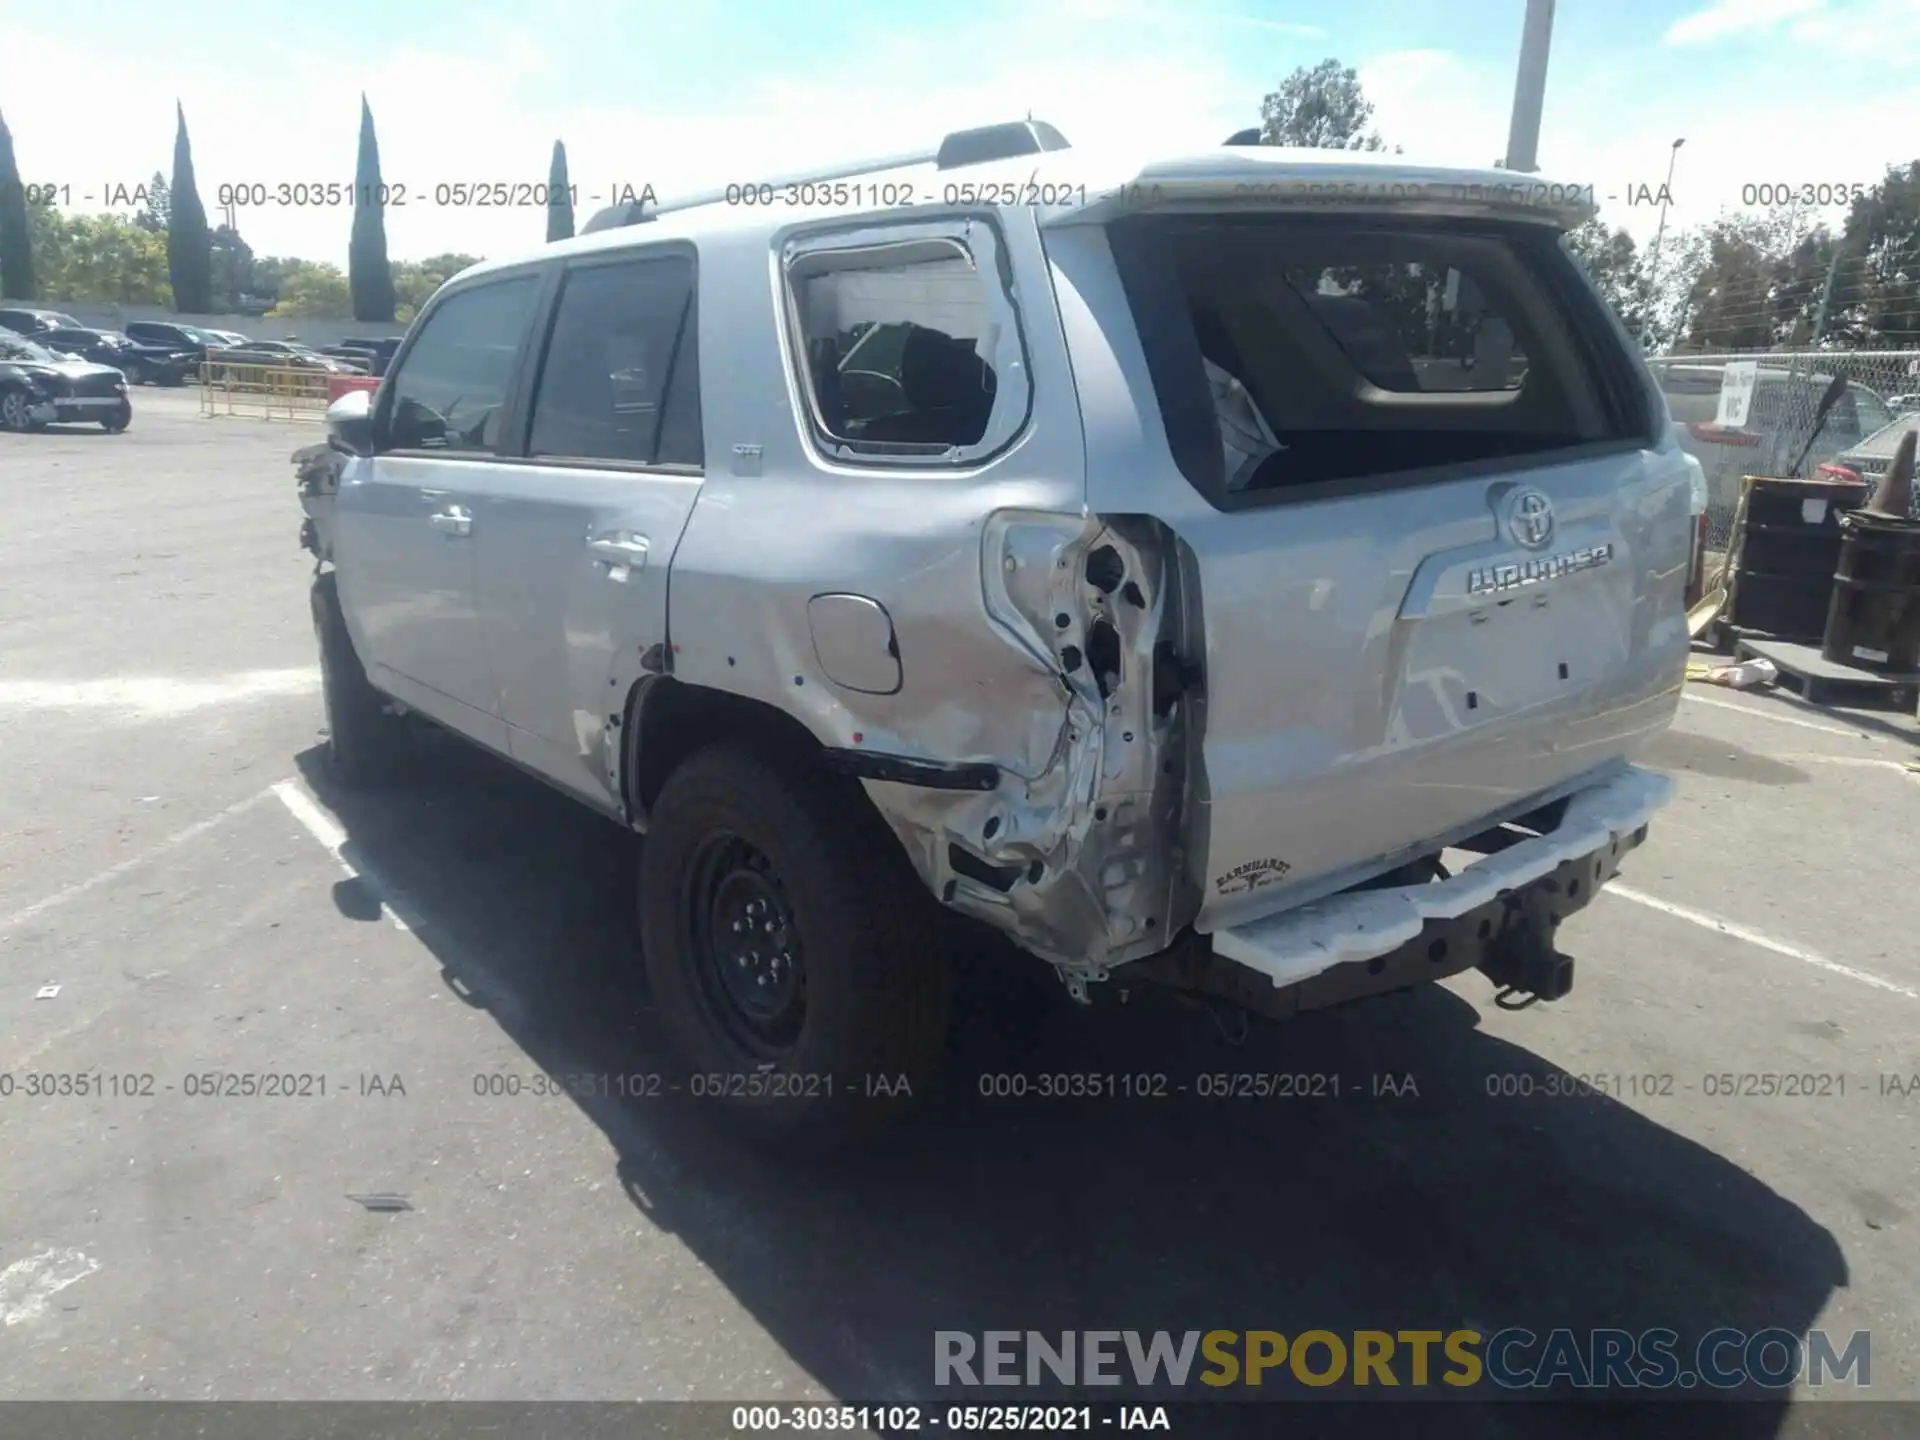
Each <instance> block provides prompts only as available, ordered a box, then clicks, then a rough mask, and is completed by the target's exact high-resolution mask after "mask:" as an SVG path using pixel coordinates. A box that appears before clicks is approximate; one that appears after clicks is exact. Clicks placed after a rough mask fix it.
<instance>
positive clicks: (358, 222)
mask: <svg viewBox="0 0 1920 1440" xmlns="http://www.w3.org/2000/svg"><path fill="white" fill-rule="evenodd" d="M385 200H386V197H385V195H384V194H383V193H382V191H381V187H380V142H379V141H378V140H376V139H375V138H374V134H373V111H372V109H371V108H370V107H369V106H368V104H367V97H366V96H365V95H362V96H361V97H360V159H359V164H358V165H357V166H356V167H355V169H354V175H353V238H352V241H351V242H350V243H349V245H348V247H347V274H348V277H349V280H350V283H351V285H352V288H353V318H354V319H356V320H392V319H393V310H394V292H393V267H392V266H391V265H389V264H388V262H387V220H386V204H385Z"/></svg>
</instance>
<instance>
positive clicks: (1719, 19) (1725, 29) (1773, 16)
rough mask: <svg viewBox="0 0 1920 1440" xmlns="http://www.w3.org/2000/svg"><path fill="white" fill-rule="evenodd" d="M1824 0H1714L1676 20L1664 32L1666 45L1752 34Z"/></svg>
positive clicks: (1811, 9)
mask: <svg viewBox="0 0 1920 1440" xmlns="http://www.w3.org/2000/svg"><path fill="white" fill-rule="evenodd" d="M1824 3H1825V0H1714V3H1713V4H1711V5H1709V6H1707V7H1706V9H1704V10H1696V11H1695V12H1694V13H1693V14H1691V15H1688V16H1686V17H1685V18H1683V19H1680V20H1676V21H1675V22H1674V23H1673V25H1672V27H1671V28H1669V29H1668V31H1667V36H1666V39H1667V44H1669V45H1709V44H1712V43H1713V42H1714V41H1716V40H1725V39H1727V38H1729V37H1730V36H1736V35H1747V34H1756V33H1760V32H1764V31H1768V30H1771V29H1773V28H1774V27H1775V26H1777V25H1779V24H1780V23H1781V22H1782V21H1785V20H1790V19H1792V18H1793V17H1795V16H1797V15H1806V14H1809V13H1810V12H1812V11H1815V10H1818V9H1820V7H1821V6H1822V5H1823V4H1824Z"/></svg>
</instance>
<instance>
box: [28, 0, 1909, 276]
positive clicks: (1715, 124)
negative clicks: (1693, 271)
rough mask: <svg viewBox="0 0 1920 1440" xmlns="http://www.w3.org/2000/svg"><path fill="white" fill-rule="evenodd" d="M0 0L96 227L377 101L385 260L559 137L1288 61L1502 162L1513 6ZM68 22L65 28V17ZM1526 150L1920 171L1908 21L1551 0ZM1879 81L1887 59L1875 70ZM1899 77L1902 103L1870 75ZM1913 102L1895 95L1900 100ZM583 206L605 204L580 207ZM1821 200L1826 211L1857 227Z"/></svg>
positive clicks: (36, 106)
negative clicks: (184, 158) (120, 201)
mask: <svg viewBox="0 0 1920 1440" xmlns="http://www.w3.org/2000/svg"><path fill="white" fill-rule="evenodd" d="M108 3H109V5H111V7H112V23H111V24H100V23H97V22H98V20H99V18H100V12H98V11H96V12H92V21H91V22H90V23H89V24H88V25H87V26H86V27H85V29H84V30H79V29H76V28H75V27H73V26H72V25H71V24H65V23H62V22H60V21H58V20H56V18H55V17H56V16H57V15H59V14H60V12H61V7H57V6H56V7H49V6H45V5H42V4H37V3H28V0H0V113H4V114H5V116H6V119H7V121H8V124H9V125H10V126H11V128H12V130H13V133H14V139H15V146H16V149H17V152H18V155H19V158H20V163H21V169H22V172H23V176H24V178H25V179H26V180H28V181H29V182H36V183H40V182H50V183H56V184H69V185H71V186H72V187H73V190H74V192H75V200H76V206H75V208H82V209H88V208H100V205H99V200H98V198H96V200H95V201H94V202H93V203H92V204H88V203H87V202H85V201H84V200H82V199H81V196H82V195H85V194H91V195H95V196H96V197H98V196H99V195H101V194H103V193H104V187H105V186H107V185H110V184H113V183H117V182H124V183H126V184H128V185H132V184H134V183H137V182H140V181H142V180H144V179H145V178H146V177H147V176H149V175H151V174H152V172H153V171H154V170H156V169H160V170H165V169H168V168H169V166H170V155H171V141H172V123H173V122H172V112H173V103H174V100H175V99H176V98H178V99H179V100H180V101H182V102H183V103H184V104H185V106H186V111H187V118H188V123H189V126H190V127H191V130H192V134H193V141H194V156H195V161H196V164H197V167H198V171H199V177H200V184H201V194H202V198H203V199H204V200H205V202H206V203H207V205H208V208H209V210H210V211H211V210H213V209H214V208H215V202H216V199H217V195H216V191H217V188H218V186H219V185H220V184H222V183H232V182H241V181H259V182H264V183H266V184H267V185H269V186H273V185H276V184H278V183H279V182H281V181H300V180H308V181H345V180H348V179H350V177H351V175H352V167H353V155H354V138H355V132H356V127H357V123H358V108H359V96H360V93H361V92H362V91H363V90H364V91H365V92H366V93H367V95H368V98H369V100H370V102H371V103H372V106H373V110H374V115H375V119H376V121H377V123H378V127H379V135H380V141H381V150H382V158H383V161H384V168H385V173H386V177H387V179H388V181H389V182H390V183H391V182H404V183H406V184H407V185H408V186H409V188H410V191H411V192H412V195H413V196H414V197H415V198H414V199H412V200H410V202H409V204H408V205H407V207H406V208H405V209H404V211H400V210H394V211H390V212H389V215H388V236H389V242H390V247H391V250H392V253H393V254H394V255H395V256H396V257H400V258H406V257H409V256H421V255H426V254H430V253H433V252H435V251H440V250H448V249H458V250H465V251H469V252H473V253H483V254H501V253H505V252H507V251H509V250H512V249H514V248H518V247H520V246H522V245H527V244H532V243H536V242H537V241H538V240H539V238H540V236H541V234H542V226H543V223H544V222H543V218H542V216H541V215H540V213H539V212H537V211H532V210H528V211H522V212H514V211H507V212H498V211H486V210H473V209H467V210H460V209H454V208H452V207H446V206H436V205H434V204H432V203H431V199H432V191H433V189H434V187H435V186H436V185H438V184H439V183H441V182H457V181H470V182H471V181H496V180H539V179H542V178H544V175H545V171H546V162H547V155H548V151H549V149H550V147H551V145H552V142H553V140H554V139H555V138H561V139H564V140H565V141H566V143H567V150H568V154H569V157H570V160H571V162H572V169H573V176H574V179H575V181H576V182H577V183H578V184H580V185H581V187H582V189H583V190H585V191H589V192H593V191H603V190H604V189H605V188H606V187H607V186H609V185H611V184H616V183H631V184H639V183H644V182H652V183H653V184H654V185H655V186H656V188H658V189H659V190H660V191H661V192H662V193H667V192H670V191H672V190H675V189H687V188H693V187H702V188H704V187H705V186H708V185H713V184H723V183H726V182H727V181H730V180H736V179H748V178H752V177H754V176H756V175H759V174H765V173H767V172H768V171H770V170H771V171H774V172H778V171H780V170H784V169H791V168H796V167H801V166H806V165H810V164H814V163H819V162H822V161H826V160H831V159H834V158H837V157H841V156H859V155H866V154H873V153H887V152H891V151H894V150H898V149H902V148H906V147H909V146H916V145H920V144H924V143H930V142H932V141H934V140H937V138H938V136H939V135H940V134H941V133H943V132H944V131H945V130H948V129H956V128H960V127H962V126H965V125H971V124H980V123H985V122H987V121H991V120H996V119H1006V118H1015V117H1018V116H1019V115H1022V114H1024V113H1026V112H1027V111H1029V110H1031V111H1032V112H1033V113H1034V114H1036V115H1038V116H1040V117H1042V118H1045V119H1049V120H1052V121H1053V122H1054V123H1055V124H1057V125H1058V126H1059V127H1060V128H1061V129H1062V130H1063V131H1065V132H1066V134H1067V136H1068V137H1069V138H1070V139H1072V140H1074V141H1075V142H1076V143H1077V144H1079V145H1082V146H1084V145H1087V144H1088V143H1090V142H1094V141H1101V142H1108V143H1112V144H1115V145H1124V146H1130V147H1131V146H1140V147H1147V148H1157V149H1160V150H1163V151H1165V150H1179V149H1181V148H1186V147H1191V146H1199V145H1208V144H1214V143H1217V142H1218V141H1219V140H1221V139H1223V138H1224V137H1225V136H1226V135H1227V134H1228V133H1229V132H1231V131H1232V130H1234V129H1237V128H1240V127H1241V126H1244V125H1250V124H1253V123H1255V122H1256V121H1257V120H1258V116H1259V106H1260V99H1261V96H1262V95H1263V94H1264V93H1265V92H1267V91H1268V90H1270V89H1272V88H1273V87H1274V86H1275V85H1276V84H1277V83H1278V82H1279V80H1280V79H1281V78H1282V77H1283V76H1285V75H1286V73H1287V72H1288V71H1290V70H1291V69H1292V68H1293V67H1294V66H1296V65H1301V64H1312V63H1314V62H1316V61H1318V60H1320V59H1322V58H1325V57H1327V56H1335V57H1338V58H1339V59H1341V60H1342V61H1344V62H1345V63H1348V64H1352V65H1355V66H1357V67H1358V68H1359V69H1360V72H1361V76H1362V80H1363V82H1364V84H1365V86H1366V89H1367V92H1368V95H1369V97H1370V98H1371V99H1372V100H1374V102H1375V104H1376V105H1377V107H1378V115H1377V117H1376V119H1377V123H1378V124H1379V127H1380V128H1381V130H1382V131H1383V132H1384V133H1385V134H1386V136H1387V138H1388V139H1390V140H1394V141H1398V142H1400V143H1401V144H1403V145H1405V146H1406V148H1407V151H1408V154H1409V157H1410V158H1420V159H1429V158H1430V159H1434V160H1440V161H1447V162H1454V163H1467V164H1485V163H1488V162H1490V161H1492V160H1493V159H1494V158H1495V157H1496V156H1498V155H1500V154H1501V153H1502V152H1503V151H1504V149H1505V144H1506V127H1507V116H1508V110H1509V107H1510V104H1511V100H1512V91H1513V72H1514V62H1515V58H1516V55H1517V51H1518V45H1519V35H1520V23H1521V18H1522V15H1523V13H1524V8H1525V7H1524V0H1456V3H1454V4H1451V5H1436V4H1432V3H1415V0H1341V3H1318V0H1315V3H1276V0H1267V3H1262V0H1179V3H1168V0H1160V3H1153V4H1149V3H1144V0H1056V3H1052V4H1047V3H1042V0H1024V3H1015V0H986V3H974V4H966V5H961V4H953V3H946V4H933V5H911V4H901V3H894V4H880V3H876V0H806V3H800V0H720V3H707V0H680V3H676V4H660V3H654V0H644V3H637V4H636V3H612V0H539V3H537V4H533V5H527V4H518V5H506V4H493V3H488V0H465V3H461V4H457V5H456V4H453V3H450V0H329V3H328V4H327V5H325V6H324V7H307V8H299V7H296V8H293V9H286V8H279V9H275V8H272V7H265V8H263V7H261V6H260V5H258V4H257V3H253V4H239V3H234V0H169V3H167V4H166V5H157V6H155V5H136V4H134V3H131V0H108ZM68 18H69V19H70V18H71V17H70V16H69V17H68ZM1553 41H1554V43H1553V59H1552V64H1551V67H1550V70H1549V75H1548V87H1547V102H1546V112H1545V119H1544V123H1543V126H1542V134H1541V145H1540V158H1541V165H1542V168H1543V170H1545V171H1547V172H1548V173H1550V174H1552V175H1554V176H1555V177H1557V178H1564V179H1568V180H1573V181H1578V182H1582V183H1585V182H1589V181H1590V182H1591V183H1593V184H1594V185H1595V186H1596V189H1597V191H1598V193H1599V194H1600V195H1602V196H1606V195H1608V194H1613V195H1618V196H1620V197H1621V199H1620V200H1617V201H1615V202H1613V203H1611V204H1609V205H1607V206H1606V207H1605V209H1606V213H1607V216H1608V218H1609V219H1610V220H1612V221H1613V222H1615V223H1620V224H1624V225H1626V226H1627V227H1628V228H1629V229H1630V230H1632V231H1634V232H1635V233H1636V234H1637V235H1639V236H1641V237H1643V238H1644V237H1647V236H1650V235H1651V233H1652V230H1653V227H1654V223H1655V219H1656V214H1655V212H1654V210H1653V209H1652V207H1647V206H1641V207H1629V206H1628V205H1626V204H1625V195H1626V194H1627V193H1628V190H1629V188H1630V187H1633V186H1637V185H1640V184H1642V183H1645V184H1650V185H1657V184H1658V183H1659V182H1660V180H1661V179H1662V178H1663V177H1664V175H1665V171H1666V164H1667V160H1668V156H1669V153H1670V151H1669V147H1670V143H1671V141H1672V140H1673V139H1674V138H1675V137H1678V136H1685V137H1686V139H1687V144H1686V146H1685V147H1684V149H1683V150H1682V152H1681V155H1680V157H1679V164H1678V166H1677V169H1676V176H1675V182H1674V190H1673V196H1674V209H1673V211H1672V215H1671V219H1670V222H1669V223H1670V224H1688V223H1693V222H1696V221H1699V220H1704V219H1709V218H1711V217H1712V216H1713V215H1714V214H1715V213H1716V212H1718V211H1719V210H1720V209H1721V208H1722V207H1723V206H1737V205H1738V204H1739V201H1740V198H1741V189H1742V187H1743V186H1744V185H1747V184H1753V183H1759V182H1763V181H1776V182H1786V183H1789V184H1795V185H1797V184H1801V183H1807V182H1812V183H1820V182H1842V183H1852V182H1855V181H1859V182H1871V181H1873V180H1874V179H1876V178H1877V177H1878V176H1879V175H1880V174H1881V173H1882V171H1884V169H1885V168H1886V166H1887V165H1888V164H1890V163H1896V162H1904V161H1906V160H1911V159H1914V158H1916V157H1920V87H1917V86H1916V85H1915V83H1914V78H1913V77H1914V76H1915V74H1916V73H1920V0H1560V3H1559V5H1558V10H1557V15H1556V20H1555V27H1554V37H1553ZM1881 67H1886V68H1885V69H1882V68H1881ZM1884 73H1892V74H1895V75H1897V76H1899V80H1900V83H1899V84H1898V85H1897V86H1888V85H1883V84H1881V83H1878V80H1877V77H1878V75H1880V74H1884ZM1896 92H1898V93H1896ZM582 208H583V209H591V208H592V206H591V204H590V203H589V202H586V201H583V206H582ZM1838 213H1839V212H1837V211H1834V212H1830V213H1829V216H1828V218H1837V215H1838ZM239 220H240V227H241V231H242V233H243V234H244V235H245V236H246V237H247V239H248V241H249V243H251V244H252V245H253V247H254V249H255V250H256V252H258V253H263V254H266V253H278V254H288V253H291V254H301V255H306V256H309V257H311V258H316V259H330V260H334V261H344V256H345V248H346V235H347V228H348V214H347V212H346V211H345V210H344V209H339V210H328V209H325V208H318V209H316V208H305V209H296V208H281V207H276V206H269V207H267V208H264V209H251V210H244V211H242V212H241V213H240V216H239Z"/></svg>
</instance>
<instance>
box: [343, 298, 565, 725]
mask: <svg viewBox="0 0 1920 1440" xmlns="http://www.w3.org/2000/svg"><path fill="white" fill-rule="evenodd" d="M537 285H538V278H537V276H535V275H534V274H532V273H530V272H529V273H521V274H517V275H511V276H509V277H506V278H502V279H498V280H489V281H484V282H481V283H479V284H475V285H470V286H465V287H462V288H461V289H460V290H458V291H456V292H455V293H453V294H450V295H447V296H446V297H444V298H443V299H442V300H440V301H439V302H438V303H437V304H435V305H434V306H433V308H432V309H431V310H430V311H429V312H428V314H427V316H426V317H425V319H424V320H423V321H422V323H421V329H420V333H419V334H418V335H417V336H415V337H414V340H413V343H412V344H411V345H410V346H409V347H408V349H407V351H406V354H405V356H404V357H403V358H402V360H401V362H400V365H399V367H398V369H397V370H396V371H395V372H394V374H393V376H392V377H391V378H390V379H389V380H388V381H387V383H386V385H385V387H384V388H383V389H382V391H381V394H380V400H379V405H378V409H377V411H376V413H375V419H374V454H373V456H372V457H371V458H369V459H362V460H356V461H354V462H353V463H351V464H350V465H348V466H347V467H346V469H345V470H344V471H343V472H342V475H341V483H340V492H339V497H338V499H337V500H336V502H335V507H334V514H335V540H334V554H335V556H336V557H337V560H338V565H339V573H340V579H339V586H340V600H341V605H342V608H343V609H344V610H345V612H346V618H347V625H348V629H349V632H350V633H351V634H352V636H353V641H354V646H355V648H356V649H357V650H358V652H359V654H360V657H361V660H362V661H363V663H365V665H366V667H367V671H368V674H369V675H370V677H371V678H372V680H373V682H374V684H376V685H377V686H379V687H380V688H381V689H383V690H385V691H387V692H389V693H390V694H392V695H394V696H396V697H397V698H399V699H401V700H403V701H405V702H406V703H407V704H409V705H411V706H413V707H414V708H415V709H417V710H420V711H422V712H424V713H425V714H427V715H430V716H432V717H433V718H434V719H436V720H439V721H441V722H442V723H443V724H446V725H449V726H451V727H452V728H453V729H455V730H458V731H460V732H461V733H462V734H465V735H468V736H470V737H471V738H473V739H475V740H478V741H480V742H481V743H482V744H486V745H489V746H491V747H492V748H494V749H497V750H502V751H504V750H505V749H506V744H505V732H504V728H503V727H502V725H501V723H500V719H499V699H498V696H497V694H496V693H495V690H494V684H493V673H492V668H491V664H490V662H489V658H488V649H487V637H486V636H485V635H484V633H483V632H482V627H481V619H480V614H479V608H478V604H477V593H476V587H475V578H474V577H475V565H474V555H475V550H476V547H477V546H478V544H479V542H480V538H481V530H480V526H481V524H482V523H483V522H482V521H481V520H480V519H479V516H478V514H477V507H478V503H479V497H480V496H481V495H482V494H483V493H484V492H485V490H486V488H487V484H488V481H489V478H490V473H491V471H492V469H493V462H494V456H495V452H496V451H497V450H498V449H499V448H500V444H501V436H502V434H503V433H504V432H505V431H506V429H507V415H508V409H509V404H510V401H511V398H512V390H513V382H514V377H515V374H516V366H517V364H518V363H519V357H520V352H521V351H522V350H523V349H524V348H525V346H526V342H527V336H528V334H529V321H530V319H531V316H532V314H533V311H534V308H535V307H534V301H535V298H536V287H537Z"/></svg>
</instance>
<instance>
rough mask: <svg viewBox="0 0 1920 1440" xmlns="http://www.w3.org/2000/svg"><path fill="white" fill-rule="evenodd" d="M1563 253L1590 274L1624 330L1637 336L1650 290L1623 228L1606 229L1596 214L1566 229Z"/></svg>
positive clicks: (1645, 315)
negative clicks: (1565, 250) (1570, 256)
mask: <svg viewBox="0 0 1920 1440" xmlns="http://www.w3.org/2000/svg"><path fill="white" fill-rule="evenodd" d="M1566 243H1567V252H1568V253H1569V254H1570V255H1572V256H1573V258H1574V259H1575V260H1576V261H1577V262H1579V265H1580V268H1581V269H1582V270H1585V271H1586V272H1587V274H1588V275H1589V276H1591V277H1592V279H1593V283H1594V286H1595V288H1597V289H1598V290H1599V291H1600V293H1601V295H1602V296H1604V297H1605V298H1606V302H1607V304H1608V305H1609V306H1611V307H1612V309H1613V313H1614V314H1615V315H1618V316H1619V317H1620V322H1621V323H1622V324H1623V325H1625V326H1626V327H1627V329H1628V330H1629V331H1630V332H1631V333H1633V334H1635V335H1639V334H1641V333H1642V331H1643V330H1644V329H1645V328H1646V326H1647V324H1648V321H1649V318H1650V310H1651V306H1650V303H1649V302H1650V300H1651V298H1652V297H1651V292H1650V291H1649V289H1648V286H1647V274H1646V266H1645V265H1644V264H1643V263H1642V259H1641V256H1640V254H1639V252H1638V249H1637V247H1636V246H1635V245H1634V243H1633V237H1632V236H1631V235H1629V234H1628V233H1627V232H1626V231H1625V230H1609V229H1607V226H1606V222H1605V221H1603V220H1602V219H1600V217H1599V216H1597V215H1596V216H1594V217H1593V219H1591V220H1588V221H1586V222H1584V223H1583V224H1580V225H1576V226H1574V227H1573V229H1571V230H1569V231H1568V232H1567V241H1566Z"/></svg>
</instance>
